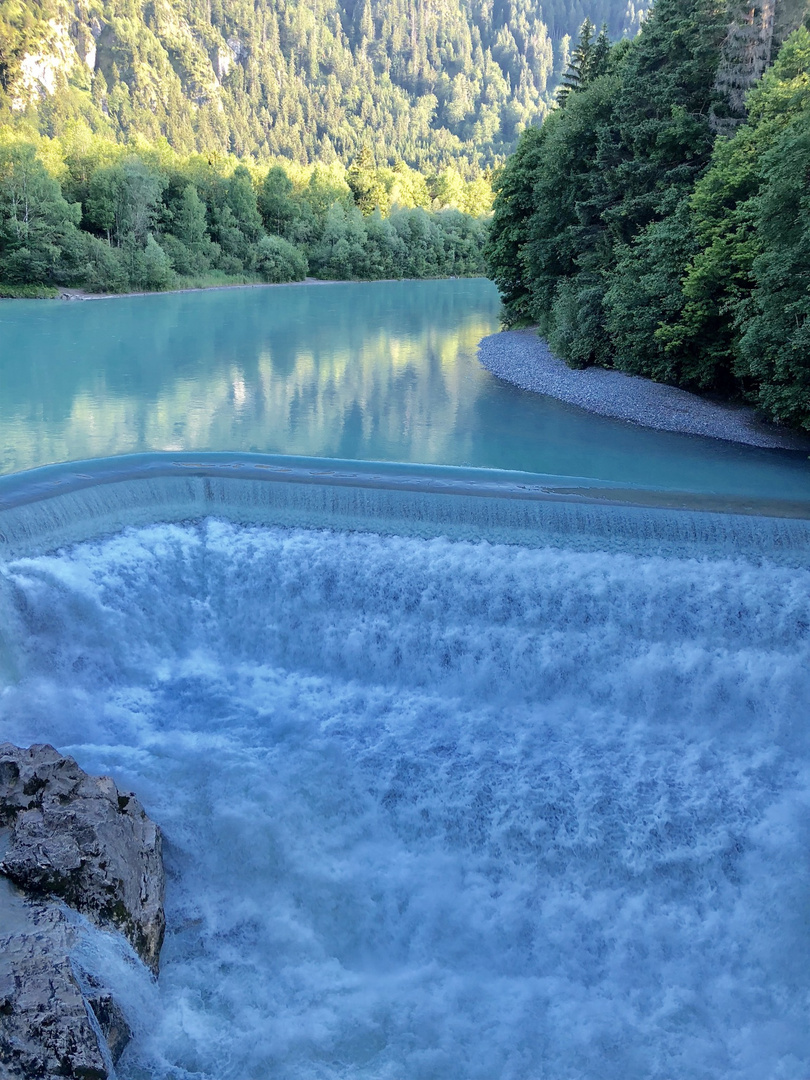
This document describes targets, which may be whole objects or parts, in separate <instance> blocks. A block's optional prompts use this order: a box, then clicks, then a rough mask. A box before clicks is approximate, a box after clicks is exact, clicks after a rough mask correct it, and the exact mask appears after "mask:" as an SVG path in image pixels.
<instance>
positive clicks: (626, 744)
mask: <svg viewBox="0 0 810 1080" xmlns="http://www.w3.org/2000/svg"><path fill="white" fill-rule="evenodd" d="M752 527H753V526H752ZM0 586H1V587H0V604H2V607H3V611H2V615H3V625H4V626H5V627H6V628H7V638H8V651H9V657H8V660H7V664H6V667H7V668H8V670H9V671H13V673H14V674H13V675H8V676H7V677H6V686H5V688H4V690H3V693H2V697H0V718H2V724H3V731H4V735H5V737H8V738H11V739H14V740H16V741H18V742H23V743H25V742H28V741H32V740H42V739H47V740H48V741H51V742H53V743H54V744H55V745H57V746H59V747H60V749H62V750H65V751H68V752H71V753H73V754H74V755H75V756H76V757H77V758H78V760H79V761H80V763H81V764H82V766H83V767H84V768H86V769H88V770H90V771H109V772H112V773H113V774H114V775H115V776H116V778H117V779H118V780H119V781H120V782H122V783H124V784H129V785H131V786H132V787H133V788H134V789H135V790H137V791H138V793H139V795H140V797H141V798H142V800H143V801H144V803H145V805H146V806H147V809H148V812H149V813H150V814H151V815H152V816H153V817H154V818H155V819H156V820H158V821H159V822H160V823H161V825H162V827H163V828H164V831H165V835H166V839H167V861H168V869H169V874H170V880H169V887H168V894H167V902H168V911H167V914H168V921H169V932H168V936H167V942H166V946H165V950H164V957H163V971H162V974H161V978H160V981H159V983H158V984H157V985H156V986H153V985H151V984H148V983H144V981H143V980H142V979H141V978H140V976H137V974H136V973H133V968H132V965H131V963H129V962H127V960H126V958H125V957H120V958H119V959H117V960H116V959H115V958H114V957H111V955H106V957H105V959H104V960H103V964H104V965H105V967H106V969H107V971H108V974H110V973H111V974H112V977H113V978H114V980H115V981H116V983H117V985H118V988H119V994H120V995H121V996H122V998H123V1000H124V1002H125V1004H126V1006H127V1008H128V1010H129V1013H130V1016H131V1018H132V1020H133V1024H134V1026H135V1030H136V1039H135V1041H134V1043H133V1045H132V1047H131V1048H130V1050H129V1051H128V1052H127V1054H126V1056H125V1058H124V1061H123V1062H122V1065H121V1066H120V1068H119V1074H120V1076H122V1077H124V1078H131V1080H136V1078H138V1080H141V1078H147V1077H148V1078H155V1080H156V1078H158V1077H160V1078H161V1080H163V1078H164V1077H166V1078H172V1080H181V1078H182V1080H191V1078H194V1080H203V1078H206V1080H208V1078H210V1080H215V1078H216V1080H253V1078H255V1080H259V1078H262V1080H263V1078H265V1077H268V1076H272V1075H278V1076H288V1077H291V1078H292V1077H295V1078H296V1080H299V1078H300V1080H310V1078H313V1080H314V1078H318V1080H320V1078H330V1080H332V1078H349V1077H351V1078H372V1077H373V1078H382V1080H406V1078H414V1080H416V1078H419V1080H431V1078H435V1080H446V1078H450V1077H453V1078H457V1077H464V1078H470V1080H478V1078H481V1080H483V1078H487V1080H491V1078H493V1077H499V1078H504V1080H528V1078H535V1077H538V1078H539V1077H550V1078H554V1080H567V1078H572V1080H573V1078H575V1077H576V1078H580V1077H581V1078H588V1080H590V1078H592V1077H596V1076H599V1077H604V1078H607V1080H613V1078H616V1080H619V1078H622V1080H635V1078H639V1080H641V1078H642V1077H643V1078H645V1080H646V1078H653V1077H654V1078H658V1080H667V1078H671V1080H675V1078H677V1080H691V1078H697V1077H700V1078H701V1080H704V1078H717V1080H720V1078H723V1080H728V1078H735V1080H736V1078H739V1080H742V1078H746V1080H748V1078H750V1080H761V1078H762V1077H765V1076H767V1077H769V1078H774V1080H801V1078H803V1077H806V1076H807V1075H808V1072H809V1071H810V1034H809V1033H808V1031H809V1029H808V1025H807V1020H806V1018H807V1012H808V1006H809V1005H810V977H808V974H807V973H808V971H810V962H809V961H810V942H808V937H807V933H806V924H807V914H808V890H807V877H806V853H807V850H808V845H809V844H810V814H809V813H808V809H810V757H809V756H808V750H809V749H810V747H809V746H808V733H807V723H806V712H807V710H806V703H807V701H808V700H810V600H809V599H808V597H810V570H808V569H807V568H806V567H801V566H780V565H776V564H775V563H772V562H770V561H769V560H768V558H767V555H762V556H760V557H759V558H757V559H756V560H754V559H745V558H741V557H736V558H731V557H710V556H708V555H707V554H705V552H704V553H702V554H701V555H700V557H695V558H686V557H683V558H676V557H669V558H664V557H662V556H661V555H660V554H656V553H652V554H646V555H644V554H639V553H638V552H634V553H630V552H610V551H591V552H582V551H576V550H569V549H566V548H565V547H562V546H560V545H559V544H558V545H557V546H556V547H554V548H551V547H536V548H534V549H530V548H516V547H510V546H499V545H497V544H492V543H487V542H478V543H473V542H451V541H450V540H447V539H441V538H434V539H415V538H407V537H397V536H380V535H372V534H367V533H353V534H349V533H335V532H328V531H317V532H316V531H312V530H305V529H281V528H266V527H241V528H240V527H238V526H235V525H233V524H231V523H228V522H224V521H217V520H208V521H206V522H203V523H200V524H197V525H157V526H152V527H148V528H142V529H132V530H129V531H125V532H124V533H121V534H119V535H116V536H113V537H110V538H107V539H103V540H97V541H92V542H87V543H84V544H80V545H77V546H74V547H72V548H70V549H67V550H65V551H62V552H60V553H57V554H53V555H48V556H38V557H32V558H21V559H17V560H12V561H11V562H8V563H6V564H5V565H3V566H2V567H0ZM91 959H92V957H91ZM101 962H102V961H99V963H101Z"/></svg>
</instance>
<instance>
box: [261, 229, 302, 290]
mask: <svg viewBox="0 0 810 1080" xmlns="http://www.w3.org/2000/svg"><path fill="white" fill-rule="evenodd" d="M256 269H257V270H258V271H259V273H260V274H261V275H262V278H263V279H264V280H265V281H271V282H281V281H303V280H304V278H305V277H306V276H307V269H308V267H307V260H306V256H305V255H304V254H303V253H302V252H301V251H299V250H298V248H296V247H293V245H292V244H290V243H289V242H288V241H287V240H285V239H284V238H283V237H281V236H263V237H262V238H261V240H259V242H258V244H257V245H256Z"/></svg>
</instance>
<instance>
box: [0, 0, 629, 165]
mask: <svg viewBox="0 0 810 1080" xmlns="http://www.w3.org/2000/svg"><path fill="white" fill-rule="evenodd" d="M586 15H589V16H590V17H591V19H593V20H594V21H595V22H597V23H601V22H602V21H603V20H604V21H606V22H607V24H608V27H609V30H610V32H611V34H612V35H613V36H614V37H616V36H619V35H621V34H622V33H623V32H629V33H634V32H635V29H636V28H637V26H638V23H639V20H640V17H641V10H640V9H636V8H635V7H634V0H593V2H589V0H549V2H548V3H547V4H546V5H544V6H543V7H541V6H540V4H539V3H537V2H536V0H227V2H225V0H77V2H76V3H68V2H67V0H25V2H23V0H0V110H2V112H0V118H2V119H4V120H5V121H6V122H9V121H11V120H16V121H17V122H19V120H20V119H27V120H29V121H30V122H32V123H33V124H34V125H35V126H37V127H38V128H39V130H41V131H43V132H45V133H47V134H59V133H60V132H61V131H62V130H64V128H65V126H66V125H67V124H69V123H70V122H71V120H74V119H76V118H78V117H84V118H85V119H86V120H87V121H88V122H89V123H90V125H91V127H92V128H93V129H94V130H97V131H102V132H105V133H108V134H112V135H114V136H115V137H116V138H118V139H127V138H129V137H130V136H132V135H133V134H142V135H145V136H146V137H148V138H149V139H155V138H157V137H159V136H165V137H166V138H168V140H169V142H170V143H172V145H174V146H175V147H176V148H177V149H178V150H180V151H181V152H188V151H194V150H198V151H202V152H206V153H211V152H215V153H223V152H232V153H235V154H237V155H239V156H243V155H247V154H253V155H256V156H258V157H263V158H264V157H269V156H273V155H280V156H284V157H288V158H293V159H296V160H299V161H302V162H308V161H314V160H320V161H324V162H327V163H328V162H329V161H330V160H334V159H335V157H337V158H339V159H341V160H342V161H343V162H344V163H347V162H348V161H350V160H351V159H352V158H353V157H354V156H355V155H356V154H357V152H358V150H359V149H360V148H361V147H362V146H363V145H368V146H369V148H370V149H371V150H372V153H373V155H374V157H375V159H376V160H377V162H378V164H385V163H393V162H395V161H396V160H399V159H401V160H404V161H406V162H407V163H408V164H410V165H412V166H414V167H417V168H422V169H436V168H438V167H440V166H441V165H447V164H451V163H453V164H459V165H461V167H462V168H463V170H464V171H466V172H468V173H469V172H470V171H472V172H475V171H476V170H477V169H479V168H487V167H489V166H491V165H492V164H494V163H495V162H496V161H497V160H498V159H499V158H500V157H502V156H503V155H504V154H506V153H508V152H509V151H511V149H512V148H513V147H514V144H515V141H516V139H517V136H518V134H519V133H520V131H521V130H522V129H523V128H524V127H525V126H526V125H527V124H530V123H532V122H537V121H538V120H539V119H540V118H541V117H542V116H543V115H544V114H545V112H546V111H547V109H548V106H549V103H550V101H551V100H552V97H553V90H554V87H555V86H556V83H557V81H558V79H559V77H560V75H561V73H562V72H563V71H564V70H565V67H566V65H567V60H568V47H569V36H570V35H572V34H576V31H577V27H578V26H579V24H580V23H581V22H582V20H583V19H584V17H585V16H586ZM3 114H4V115H3Z"/></svg>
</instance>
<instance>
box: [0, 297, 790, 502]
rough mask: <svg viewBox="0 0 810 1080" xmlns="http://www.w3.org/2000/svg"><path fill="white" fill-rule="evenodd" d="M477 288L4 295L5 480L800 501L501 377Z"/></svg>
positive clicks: (714, 450)
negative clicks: (321, 473) (346, 462)
mask: <svg viewBox="0 0 810 1080" xmlns="http://www.w3.org/2000/svg"><path fill="white" fill-rule="evenodd" d="M498 310H499V303H498V297H497V293H496V291H495V288H494V286H492V285H491V283H489V282H486V281H483V280H475V281H469V280H457V281H426V282H377V283H373V284H351V283H346V284H340V285H301V286H289V287H282V288H276V289H244V290H227V291H208V292H205V293H191V294H174V295H163V296H145V297H133V298H122V299H117V300H109V301H98V302H92V303H84V304H79V303H77V304H64V303H41V302H35V301H3V302H0V471H2V472H4V473H8V472H14V471H18V470H22V469H28V468H32V467H34V466H37V465H43V464H47V463H51V462H56V461H68V460H75V459H79V458H90V457H106V456H110V455H113V454H123V453H134V452H139V451H148V450H169V451H179V450H233V451H257V452H267V453H285V454H301V455H306V456H326V457H342V458H351V459H369V460H382V461H413V462H428V463H442V464H451V465H462V464H467V465H476V466H489V467H494V468H505V469H519V470H525V471H529V472H540V473H553V474H556V475H566V476H590V477H596V478H599V479H604V480H617V481H620V482H622V483H631V484H638V485H642V486H646V487H663V488H668V489H671V490H687V491H697V492H713V493H716V494H735V495H745V496H749V495H767V496H771V497H774V498H783V499H794V500H795V499H810V473H808V469H807V462H806V459H805V457H804V456H803V455H795V454H794V455H790V454H785V453H780V452H776V451H759V450H752V449H748V448H743V447H735V446H733V445H731V444H723V443H720V442H717V441H713V440H706V439H700V438H695V437H690V436H683V435H671V434H664V433H660V432H650V431H645V430H643V429H641V428H637V427H634V426H633V425H629V424H624V423H621V422H617V421H612V420H606V419H603V418H599V417H592V416H589V415H588V414H586V413H584V412H582V411H581V410H579V409H576V408H573V407H571V406H567V405H563V404H561V403H559V402H556V401H554V400H552V399H548V398H542V397H539V396H538V395H534V394H528V393H525V392H523V391H520V390H518V389H516V388H515V387H512V386H509V385H508V384H506V383H502V382H500V381H499V380H498V379H495V378H494V377H493V376H491V375H489V374H488V373H487V372H486V371H484V370H483V369H482V368H481V367H480V365H479V364H478V361H477V356H476V347H477V344H478V342H479V340H480V339H481V338H482V337H483V336H485V335H486V334H489V333H492V332H493V331H495V330H496V329H497V325H498Z"/></svg>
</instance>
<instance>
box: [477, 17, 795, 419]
mask: <svg viewBox="0 0 810 1080" xmlns="http://www.w3.org/2000/svg"><path fill="white" fill-rule="evenodd" d="M576 51H577V58H576V65H575V69H576V70H577V71H578V72H579V75H578V76H577V77H576V78H574V79H571V80H569V81H570V82H571V84H572V85H571V87H570V90H569V93H568V95H567V96H566V98H565V100H564V103H563V105H562V107H561V108H560V109H557V110H555V112H554V114H553V115H552V116H550V117H549V119H548V120H547V122H546V123H545V124H543V126H542V128H540V129H538V128H529V129H528V130H526V131H525V132H524V133H523V135H522V136H521V139H520V143H519V145H518V149H517V150H516V152H515V154H514V155H513V156H512V157H511V158H510V159H509V161H508V162H507V164H506V165H505V167H504V168H503V170H501V172H500V173H499V175H498V178H497V180H496V185H495V186H496V192H497V195H496V200H495V208H494V218H493V224H492V228H491V231H490V237H489V241H488V249H487V255H488V264H489V272H490V275H491V277H492V278H493V279H494V280H495V281H496V283H497V284H498V287H499V289H500V291H501V295H502V297H503V300H504V305H505V311H506V318H507V319H508V320H509V321H511V322H513V323H522V322H525V323H536V324H537V325H538V326H539V328H540V331H541V333H542V334H543V336H545V337H546V338H547V339H548V341H549V344H550V345H551V347H552V349H553V350H554V352H555V353H557V354H558V355H559V356H561V357H562V358H563V359H565V360H566V361H567V362H568V363H569V364H570V365H571V366H572V367H587V366H590V365H592V364H597V365H601V366H603V367H615V368H618V369H619V370H622V371H626V372H629V373H631V374H634V375H644V376H647V377H648V378H652V379H656V380H658V381H660V382H666V383H672V384H674V385H677V386H682V387H685V388H687V389H690V390H697V391H703V392H708V393H711V394H720V395H724V396H729V397H734V398H736V399H738V400H742V401H747V402H750V403H752V404H754V405H756V406H757V408H759V409H760V410H762V412H763V413H764V414H765V415H766V416H768V417H769V418H770V419H772V420H775V421H777V422H779V423H783V424H790V425H793V426H795V427H801V428H804V429H805V430H806V431H810V257H809V256H810V199H808V191H810V186H809V184H808V180H809V179H810V3H808V0H774V2H772V3H769V4H763V5H762V6H761V7H743V6H736V7H732V8H731V9H730V8H729V7H728V6H727V5H726V3H725V2H724V0H656V4H655V7H654V8H653V11H652V14H651V15H650V17H649V18H648V19H647V20H646V21H645V23H644V26H643V28H642V31H641V33H640V34H639V35H638V36H637V37H636V38H635V39H634V40H633V41H632V43H628V42H622V43H620V44H617V45H614V46H613V48H612V49H608V50H603V51H602V52H601V53H599V52H598V51H597V48H596V46H595V44H594V43H593V42H592V41H590V40H585V39H583V40H582V41H581V42H580V45H579V46H578V48H577V50H576Z"/></svg>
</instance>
